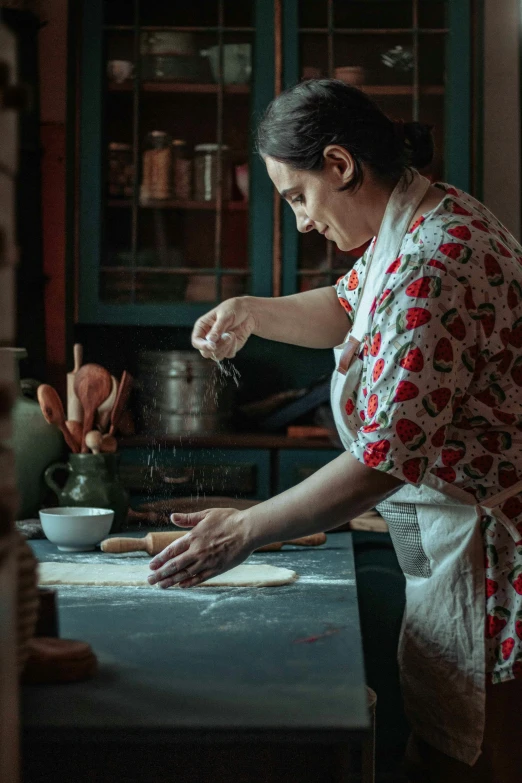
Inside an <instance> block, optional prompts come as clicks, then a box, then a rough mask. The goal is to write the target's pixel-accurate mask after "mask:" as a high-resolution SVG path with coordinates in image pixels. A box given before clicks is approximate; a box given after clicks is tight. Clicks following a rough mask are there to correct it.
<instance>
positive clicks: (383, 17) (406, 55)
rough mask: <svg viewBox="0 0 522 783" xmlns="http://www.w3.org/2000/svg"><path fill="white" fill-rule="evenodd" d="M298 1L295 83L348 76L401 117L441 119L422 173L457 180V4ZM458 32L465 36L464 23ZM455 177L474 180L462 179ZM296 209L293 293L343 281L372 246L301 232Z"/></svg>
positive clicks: (434, 0)
mask: <svg viewBox="0 0 522 783" xmlns="http://www.w3.org/2000/svg"><path fill="white" fill-rule="evenodd" d="M292 6H293V10H290V11H289V12H288V14H287V20H286V21H287V25H286V30H287V38H286V39H285V77H286V78H285V81H286V82H287V83H288V84H292V83H295V82H296V81H298V80H300V79H309V78H336V79H340V80H342V81H344V82H346V83H348V84H352V85H355V86H357V87H359V88H360V89H362V90H364V91H365V92H367V93H368V94H369V95H370V96H371V97H372V99H373V100H374V101H375V102H376V103H377V104H378V105H379V106H380V107H381V108H382V109H383V111H384V112H385V113H386V114H387V115H388V116H389V117H391V118H392V119H394V120H403V121H405V122H408V121H412V120H418V121H421V122H426V123H429V124H430V125H432V126H433V134H434V141H435V157H434V160H433V163H432V165H431V166H430V167H429V168H427V169H424V170H422V172H421V173H422V174H424V175H425V176H428V177H429V178H430V179H432V180H433V181H436V180H440V179H448V180H449V179H450V178H451V171H450V168H451V167H450V166H449V165H448V160H447V158H448V156H451V155H453V154H454V153H453V152H452V149H451V144H452V143H454V138H455V133H456V132H457V130H456V128H451V127H450V122H449V117H448V106H447V93H448V84H449V78H450V75H451V74H449V72H448V59H449V58H448V55H449V54H451V52H450V50H449V45H448V39H449V33H450V24H451V23H452V22H455V23H456V22H458V21H459V20H455V19H454V17H455V13H453V14H452V13H451V12H452V9H454V6H455V3H454V2H451V0H353V1H352V2H343V0H303V1H302V2H299V3H292V1H291V0H290V8H292ZM467 6H468V4H467V2H464V3H461V10H462V11H464V17H465V10H466V8H465V7H467ZM468 11H469V9H468ZM292 15H293V18H292ZM461 17H462V14H461ZM460 22H461V23H462V24H463V25H464V29H466V25H467V28H469V18H468V19H465V18H464V19H462V18H461V19H460ZM292 28H294V29H296V30H297V36H292V35H291V32H290V31H291V29H292ZM452 32H455V34H457V35H458V31H457V30H456V29H455V30H452ZM467 35H469V31H468V33H467V34H466V35H464V36H463V40H462V45H463V50H462V52H461V64H460V67H461V69H463V70H464V78H465V75H466V72H467V70H466V69H467V67H468V64H467V62H466V56H467V51H466V40H467V37H466V36H467ZM292 38H293V41H294V43H293V47H292ZM454 38H455V36H453V39H454ZM453 46H455V42H454V41H453ZM292 48H293V50H294V51H293V53H292ZM466 98H468V99H469V87H468V94H467V95H463V96H462V104H461V111H462V114H463V116H465V115H466V111H467V109H466ZM450 135H452V139H451V141H450V139H449V138H448V137H449V136H450ZM468 142H469V139H468ZM465 143H466V141H465V140H464V144H465ZM454 184H460V185H461V186H463V187H466V185H467V183H466V182H464V183H462V181H461V182H460V183H457V182H455V181H454ZM285 210H288V208H287V207H285ZM288 212H290V210H288ZM288 212H287V214H286V215H285V217H284V231H285V248H286V254H285V262H284V265H283V291H284V292H285V293H290V292H291V291H294V290H297V291H306V290H308V289H311V288H316V287H319V286H324V285H329V284H331V283H333V282H335V280H336V279H337V278H338V277H339V276H340V275H341V274H345V273H346V271H347V270H348V269H350V268H351V266H352V265H353V263H354V261H355V259H356V258H357V257H359V256H360V255H361V254H362V252H364V249H365V246H363V247H362V248H359V249H357V250H355V251H353V252H352V253H350V254H346V253H343V252H341V251H339V250H338V249H337V247H336V246H335V243H333V242H330V241H328V240H326V239H325V238H324V237H322V236H320V235H319V234H317V232H315V231H312V232H310V233H308V234H299V236H298V237H297V236H296V234H295V231H296V229H295V221H294V218H293V215H290V214H288ZM292 234H293V238H292Z"/></svg>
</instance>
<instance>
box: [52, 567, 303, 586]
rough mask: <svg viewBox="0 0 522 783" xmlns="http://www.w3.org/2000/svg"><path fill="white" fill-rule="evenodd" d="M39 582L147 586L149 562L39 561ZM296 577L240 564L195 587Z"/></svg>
mask: <svg viewBox="0 0 522 783" xmlns="http://www.w3.org/2000/svg"><path fill="white" fill-rule="evenodd" d="M38 571H39V583H40V584H41V585H93V586H94V587H105V586H109V585H115V586H118V585H119V586H125V585H127V586H134V587H150V586H151V585H149V583H148V582H147V577H148V576H150V574H151V573H152V572H151V570H150V568H149V566H148V564H147V565H146V564H141V565H134V564H132V565H114V564H113V563H107V564H105V563H39V566H38ZM296 579H297V574H296V572H295V571H291V570H290V569H289V568H280V567H279V566H271V565H264V564H260V565H240V566H237V567H236V568H232V569H231V570H230V571H227V572H226V573H224V574H220V576H214V577H212V579H209V580H208V581H207V582H203V583H202V584H201V585H198V587H275V586H277V585H288V584H291V582H294V581H295V580H296Z"/></svg>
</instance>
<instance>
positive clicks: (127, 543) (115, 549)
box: [100, 530, 326, 556]
mask: <svg viewBox="0 0 522 783" xmlns="http://www.w3.org/2000/svg"><path fill="white" fill-rule="evenodd" d="M187 533H190V530H186V531H181V530H178V531H173V532H171V533H147V535H146V536H144V537H143V538H119V537H118V538H106V539H105V541H102V542H101V544H100V547H101V550H102V552H111V553H112V554H118V555H119V554H124V553H125V552H147V553H148V554H149V555H151V556H153V555H158V554H159V553H160V552H163V550H164V549H165V547H166V546H168V545H169V544H172V542H173V541H176V540H177V539H178V538H181V537H182V536H184V535H186V534H187ZM325 541H326V535H325V534H324V533H314V535H313V536H304V537H303V538H294V539H293V540H291V541H279V542H277V543H275V544H267V545H266V546H263V547H261V548H260V549H257V550H256V551H257V552H274V551H276V550H278V549H281V547H282V546H283V544H297V546H320V545H321V544H324V542H325Z"/></svg>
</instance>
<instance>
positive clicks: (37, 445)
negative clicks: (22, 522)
mask: <svg viewBox="0 0 522 783" xmlns="http://www.w3.org/2000/svg"><path fill="white" fill-rule="evenodd" d="M2 351H3V352H4V353H6V352H9V353H10V354H11V356H12V358H13V361H14V362H15V369H16V372H17V374H18V377H17V383H16V388H17V391H18V395H17V397H16V401H15V404H14V406H13V410H12V422H13V428H12V438H11V441H10V443H8V445H10V446H11V448H12V449H13V451H14V455H15V463H16V480H17V487H18V496H19V505H18V511H17V514H16V518H17V519H28V518H29V517H36V516H38V509H39V508H41V505H42V501H43V499H44V494H45V492H46V489H45V485H44V482H43V473H44V470H45V469H46V467H47V466H48V465H50V464H51V462H54V461H55V460H57V459H60V457H62V456H63V453H64V450H65V445H64V442H63V437H62V433H61V432H60V430H59V429H58V427H55V426H53V425H51V424H47V422H46V421H45V419H44V417H43V414H42V411H41V410H40V406H39V405H38V403H37V402H36V401H35V400H30V399H28V398H27V397H24V396H23V395H22V393H21V391H20V378H19V372H18V362H19V361H20V360H21V359H25V358H26V356H27V351H26V350H25V348H2Z"/></svg>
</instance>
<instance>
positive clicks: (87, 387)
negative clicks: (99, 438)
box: [74, 364, 112, 454]
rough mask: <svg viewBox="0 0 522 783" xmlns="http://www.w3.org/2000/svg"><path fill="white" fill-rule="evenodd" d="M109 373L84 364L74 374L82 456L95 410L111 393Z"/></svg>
mask: <svg viewBox="0 0 522 783" xmlns="http://www.w3.org/2000/svg"><path fill="white" fill-rule="evenodd" d="M111 387H112V379H111V375H110V373H109V372H108V371H107V370H106V369H105V367H101V366H100V365H99V364H84V365H83V367H80V369H79V370H78V372H77V373H76V377H75V379H74V391H75V393H76V396H77V397H78V399H79V400H80V403H81V405H82V408H83V437H82V454H86V453H87V446H86V445H85V436H86V435H87V433H88V432H91V430H92V429H93V425H94V417H95V415H96V411H97V409H98V408H99V407H100V405H101V404H102V402H104V401H105V400H106V399H107V397H108V396H109V394H110V393H111Z"/></svg>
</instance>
